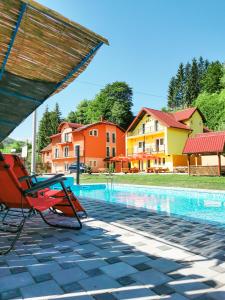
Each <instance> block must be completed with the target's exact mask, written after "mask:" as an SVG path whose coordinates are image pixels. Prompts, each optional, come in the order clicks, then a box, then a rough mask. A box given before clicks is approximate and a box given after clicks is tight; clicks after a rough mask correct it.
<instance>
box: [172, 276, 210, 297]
mask: <svg viewBox="0 0 225 300" xmlns="http://www.w3.org/2000/svg"><path fill="white" fill-rule="evenodd" d="M197 279H198V278H197ZM168 284H169V286H171V287H172V288H173V289H174V290H175V291H177V292H178V293H182V294H184V295H185V296H187V297H189V298H196V297H197V296H198V297H199V296H201V295H202V294H208V293H210V290H212V288H210V287H209V286H208V285H206V284H204V283H203V282H201V281H199V280H198V281H197V280H196V278H195V276H189V277H188V276H186V277H185V278H184V279H180V280H176V281H171V282H169V283H168Z"/></svg>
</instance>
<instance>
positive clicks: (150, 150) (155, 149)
mask: <svg viewBox="0 0 225 300" xmlns="http://www.w3.org/2000/svg"><path fill="white" fill-rule="evenodd" d="M165 149H166V148H165V145H164V144H163V145H159V146H158V145H153V146H151V147H146V148H145V149H143V148H138V147H134V148H133V150H132V149H131V150H128V153H127V155H137V154H142V153H145V154H160V153H161V154H163V153H165Z"/></svg>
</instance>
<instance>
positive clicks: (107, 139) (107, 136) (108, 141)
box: [106, 131, 110, 143]
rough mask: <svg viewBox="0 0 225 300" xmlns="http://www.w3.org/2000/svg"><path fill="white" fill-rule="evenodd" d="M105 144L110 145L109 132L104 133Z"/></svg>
mask: <svg viewBox="0 0 225 300" xmlns="http://www.w3.org/2000/svg"><path fill="white" fill-rule="evenodd" d="M106 143H110V132H108V131H107V132H106Z"/></svg>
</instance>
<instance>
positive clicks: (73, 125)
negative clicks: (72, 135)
mask: <svg viewBox="0 0 225 300" xmlns="http://www.w3.org/2000/svg"><path fill="white" fill-rule="evenodd" d="M65 124H67V125H68V126H69V127H70V128H72V129H77V128H79V127H81V126H83V125H82V124H79V123H70V122H62V123H60V124H59V127H58V131H61V129H62V126H63V125H65Z"/></svg>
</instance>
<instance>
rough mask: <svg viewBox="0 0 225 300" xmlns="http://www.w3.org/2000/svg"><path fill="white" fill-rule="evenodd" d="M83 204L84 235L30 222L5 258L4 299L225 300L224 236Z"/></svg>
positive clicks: (0, 292)
mask: <svg viewBox="0 0 225 300" xmlns="http://www.w3.org/2000/svg"><path fill="white" fill-rule="evenodd" d="M83 203H84V205H85V206H86V207H87V210H88V213H89V219H87V220H86V221H85V222H84V228H83V229H82V230H81V231H79V232H74V231H71V230H62V229H55V228H50V227H48V226H47V225H46V224H44V223H43V222H42V220H41V219H40V218H39V217H35V218H33V219H32V220H30V221H29V222H27V225H26V227H25V230H24V233H23V234H22V237H21V239H20V241H19V242H18V243H17V245H16V249H15V251H12V252H11V253H10V254H9V255H7V256H4V257H0V299H1V300H5V299H77V300H78V299H81V300H86V299H87V300H88V299H97V300H102V299H103V300H110V299H171V300H184V299H204V300H207V299H220V300H222V299H225V230H224V229H222V228H221V229H220V228H217V227H215V226H211V225H204V224H200V223H197V222H187V221H184V220H181V219H177V218H173V217H168V216H162V215H157V214H154V213H149V212H145V211H139V210H135V209H132V208H125V207H123V206H118V205H114V204H107V203H104V202H102V201H93V200H90V199H88V200H83ZM9 238H10V237H9ZM0 239H1V240H3V233H1V234H0Z"/></svg>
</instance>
